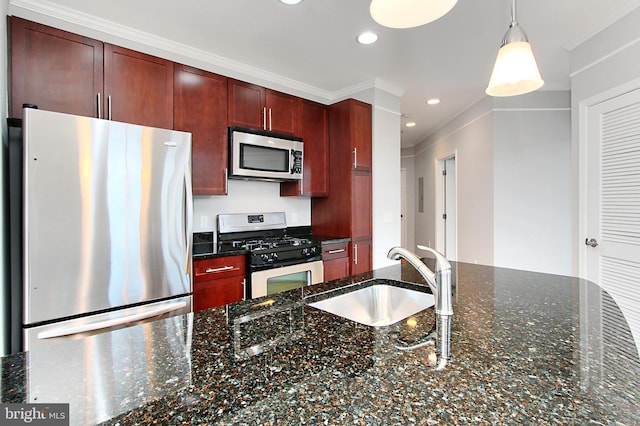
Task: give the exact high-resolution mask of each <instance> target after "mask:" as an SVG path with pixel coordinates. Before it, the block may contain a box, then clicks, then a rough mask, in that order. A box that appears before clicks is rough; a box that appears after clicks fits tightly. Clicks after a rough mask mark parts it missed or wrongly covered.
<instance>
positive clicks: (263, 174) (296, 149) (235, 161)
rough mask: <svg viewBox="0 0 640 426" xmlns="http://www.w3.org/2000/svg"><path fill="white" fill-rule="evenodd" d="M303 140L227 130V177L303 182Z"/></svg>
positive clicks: (255, 132)
mask: <svg viewBox="0 0 640 426" xmlns="http://www.w3.org/2000/svg"><path fill="white" fill-rule="evenodd" d="M303 158H304V155H303V145H302V139H300V138H295V137H287V136H281V135H273V134H269V133H267V132H260V131H255V130H248V129H240V128H234V127H231V128H229V178H234V179H257V180H270V181H288V180H300V179H302V163H303Z"/></svg>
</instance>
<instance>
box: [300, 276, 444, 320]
mask: <svg viewBox="0 0 640 426" xmlns="http://www.w3.org/2000/svg"><path fill="white" fill-rule="evenodd" d="M434 304H435V299H434V297H433V295H432V294H430V293H423V292H421V291H416V290H410V289H407V288H402V287H396V286H393V285H388V284H374V285H371V286H369V287H365V288H361V289H359V290H354V291H352V292H349V293H343V294H339V295H337V296H333V297H329V298H327V299H324V300H320V301H318V302H313V303H309V306H313V307H314V308H317V309H321V310H323V311H326V312H330V313H332V314H334V315H338V316H341V317H343V318H347V319H350V320H352V321H355V322H358V323H360V324H364V325H369V326H373V327H383V326H386V325H391V324H394V323H396V322H398V321H400V320H403V319H405V318H407V317H409V316H411V315H413V314H415V313H417V312H420V311H422V310H424V309H427V308H429V307H431V306H433V305H434Z"/></svg>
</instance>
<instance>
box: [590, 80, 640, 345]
mask: <svg viewBox="0 0 640 426" xmlns="http://www.w3.org/2000/svg"><path fill="white" fill-rule="evenodd" d="M587 152H588V154H587V155H588V160H587V180H588V182H587V212H586V213H587V221H586V224H587V235H585V236H583V237H586V238H588V239H591V238H593V239H595V240H596V241H597V243H598V245H597V246H595V247H591V246H586V250H587V254H586V261H587V273H588V276H587V278H588V279H589V280H591V281H593V282H596V283H598V284H600V285H601V286H602V287H603V288H604V289H605V290H607V292H608V293H609V294H610V295H611V296H612V297H613V299H614V300H615V301H616V303H617V304H618V305H619V306H620V308H621V310H622V313H623V314H624V316H625V318H626V319H627V322H628V323H629V325H630V327H631V332H632V333H633V335H634V338H635V340H636V341H640V89H638V90H635V91H632V92H629V93H626V94H624V95H621V96H618V97H615V98H612V99H609V100H607V101H605V102H602V103H600V104H597V105H594V106H592V107H590V108H589V110H588V112H587Z"/></svg>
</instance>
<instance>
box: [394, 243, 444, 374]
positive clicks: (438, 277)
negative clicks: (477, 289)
mask: <svg viewBox="0 0 640 426" xmlns="http://www.w3.org/2000/svg"><path fill="white" fill-rule="evenodd" d="M418 248H419V249H420V250H425V251H428V252H430V253H432V254H433V255H434V256H435V258H436V271H435V272H433V271H432V270H431V269H429V268H428V267H427V265H425V264H424V262H423V261H422V260H420V258H419V257H418V256H416V255H415V254H414V253H412V252H410V251H409V250H407V249H404V248H402V247H393V248H392V249H391V250H389V253H388V254H387V257H388V258H389V259H391V260H400V259H401V258H402V259H405V260H406V261H407V262H409V263H410V264H411V265H412V266H413V267H414V268H416V270H417V271H418V272H419V273H420V275H421V276H422V277H423V278H424V280H425V281H426V282H427V284H428V285H429V288H430V289H431V292H432V293H433V296H434V298H435V300H436V303H435V307H434V310H435V314H436V354H437V356H438V358H439V359H438V362H437V365H436V369H437V370H441V369H443V368H444V367H445V366H446V365H447V363H448V362H449V359H450V357H451V355H450V347H451V345H450V341H451V317H452V316H453V303H452V298H453V293H452V287H451V264H450V263H449V261H448V260H447V259H446V257H444V256H443V255H442V254H441V253H440V252H438V251H436V250H434V249H432V248H430V247H426V246H423V245H418Z"/></svg>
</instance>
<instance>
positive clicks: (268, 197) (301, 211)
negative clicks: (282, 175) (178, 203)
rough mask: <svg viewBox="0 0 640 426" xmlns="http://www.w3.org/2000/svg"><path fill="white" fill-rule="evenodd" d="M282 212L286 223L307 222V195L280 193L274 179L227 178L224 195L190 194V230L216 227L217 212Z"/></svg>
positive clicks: (309, 219)
mask: <svg viewBox="0 0 640 426" xmlns="http://www.w3.org/2000/svg"><path fill="white" fill-rule="evenodd" d="M275 211H280V212H286V214H287V225H288V226H310V225H311V199H310V198H309V197H281V196H280V184H279V183H276V182H261V181H244V180H233V179H230V180H229V185H228V195H226V196H195V197H193V232H206V231H215V230H216V216H217V215H218V214H220V213H258V212H275Z"/></svg>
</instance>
